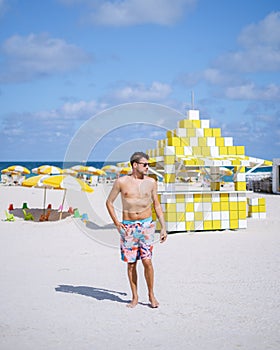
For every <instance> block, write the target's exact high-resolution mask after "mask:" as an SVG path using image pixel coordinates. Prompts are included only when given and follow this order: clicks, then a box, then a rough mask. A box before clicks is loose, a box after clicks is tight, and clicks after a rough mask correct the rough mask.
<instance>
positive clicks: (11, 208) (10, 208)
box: [8, 203, 14, 211]
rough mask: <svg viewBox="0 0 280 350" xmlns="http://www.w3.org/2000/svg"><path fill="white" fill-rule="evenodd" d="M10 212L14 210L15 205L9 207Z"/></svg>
mask: <svg viewBox="0 0 280 350" xmlns="http://www.w3.org/2000/svg"><path fill="white" fill-rule="evenodd" d="M8 210H9V211H10V210H14V205H13V204H12V203H11V204H10V205H9V208H8Z"/></svg>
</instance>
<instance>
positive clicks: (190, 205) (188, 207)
mask: <svg viewBox="0 0 280 350" xmlns="http://www.w3.org/2000/svg"><path fill="white" fill-rule="evenodd" d="M186 212H188V213H193V212H194V204H193V203H186Z"/></svg>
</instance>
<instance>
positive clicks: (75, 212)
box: [74, 208, 81, 219]
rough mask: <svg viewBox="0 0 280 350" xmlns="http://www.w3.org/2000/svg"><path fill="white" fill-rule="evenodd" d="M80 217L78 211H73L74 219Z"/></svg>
mask: <svg viewBox="0 0 280 350" xmlns="http://www.w3.org/2000/svg"><path fill="white" fill-rule="evenodd" d="M80 217H81V214H80V213H79V209H77V208H76V209H74V218H76V219H77V218H80Z"/></svg>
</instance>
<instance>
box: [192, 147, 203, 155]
mask: <svg viewBox="0 0 280 350" xmlns="http://www.w3.org/2000/svg"><path fill="white" fill-rule="evenodd" d="M192 149H193V155H194V156H201V155H202V149H201V147H199V146H194V147H193V148H192Z"/></svg>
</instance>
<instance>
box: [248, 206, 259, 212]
mask: <svg viewBox="0 0 280 350" xmlns="http://www.w3.org/2000/svg"><path fill="white" fill-rule="evenodd" d="M248 212H250V213H258V212H259V207H258V206H257V205H249V208H248Z"/></svg>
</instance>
